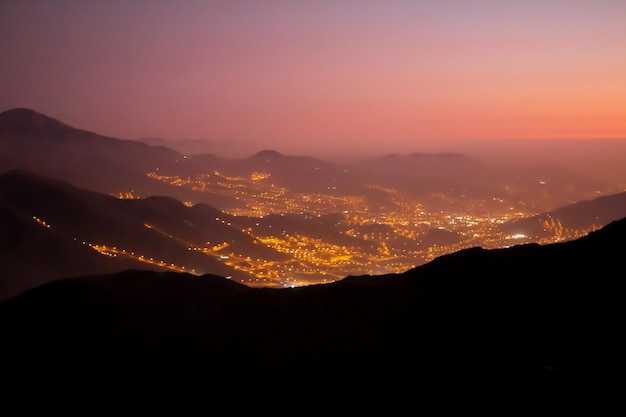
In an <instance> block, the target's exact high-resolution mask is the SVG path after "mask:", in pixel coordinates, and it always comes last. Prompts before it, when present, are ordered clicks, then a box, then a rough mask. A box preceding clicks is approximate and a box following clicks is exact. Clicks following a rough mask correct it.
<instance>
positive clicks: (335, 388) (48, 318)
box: [0, 219, 626, 416]
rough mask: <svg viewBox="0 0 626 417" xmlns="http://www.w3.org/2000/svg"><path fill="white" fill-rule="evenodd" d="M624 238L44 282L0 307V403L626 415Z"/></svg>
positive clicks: (609, 231)
mask: <svg viewBox="0 0 626 417" xmlns="http://www.w3.org/2000/svg"><path fill="white" fill-rule="evenodd" d="M625 236H626V219H624V220H621V221H618V222H613V223H611V224H610V225H608V226H606V227H605V228H603V229H602V230H599V231H597V232H593V233H591V234H590V235H588V236H586V237H584V238H581V239H579V240H576V241H571V242H566V243H560V244H553V245H549V246H539V245H534V244H533V245H524V246H516V247H511V248H508V249H500V250H490V251H487V250H483V249H479V248H475V249H470V250H465V251H462V252H458V253H455V254H452V255H447V256H443V257H441V258H438V259H436V260H434V261H432V262H431V263H429V264H426V265H424V266H421V267H418V268H416V269H414V270H411V271H408V272H406V273H405V274H401V275H388V276H380V277H348V278H346V279H344V280H342V281H339V282H335V283H332V284H325V285H318V286H310V287H303V288H294V289H280V290H276V289H259V288H257V289H254V288H249V287H246V286H243V285H240V284H237V283H235V282H232V281H229V280H227V279H225V278H221V277H217V276H209V275H207V276H203V277H195V276H191V275H182V274H175V273H158V272H148V271H128V272H124V273H119V274H114V275H106V276H95V277H85V278H77V279H68V280H61V281H56V282H53V283H50V284H46V285H44V286H41V287H39V288H36V289H34V290H30V291H27V292H26V293H24V294H22V295H20V296H18V297H15V298H13V299H11V300H9V301H6V302H4V303H3V304H0V326H1V332H2V333H1V334H2V338H1V340H2V343H1V354H2V358H3V363H2V368H3V371H2V378H3V381H4V384H3V385H4V386H6V387H8V388H5V390H4V394H5V396H4V398H5V400H4V401H5V404H8V403H10V402H13V401H15V402H17V403H18V404H19V405H20V406H21V408H22V409H24V408H28V407H29V406H30V405H33V404H35V405H42V404H43V405H45V406H46V407H48V409H52V407H61V409H63V410H67V409H69V408H70V407H71V406H72V405H75V404H77V403H83V402H84V403H86V404H88V405H87V407H88V408H86V409H85V411H89V412H91V411H94V410H96V411H97V410H100V409H103V408H105V407H109V406H113V407H127V406H126V405H122V400H132V403H133V404H134V406H135V407H138V408H134V409H132V410H135V411H136V410H143V411H146V410H153V409H161V407H163V406H164V404H167V405H169V406H173V407H174V408H175V409H176V410H179V411H180V410H183V409H185V408H186V407H193V408H196V407H198V408H197V410H199V412H200V413H201V414H220V415H223V414H226V413H231V412H236V411H238V410H247V411H250V412H255V413H256V412H259V413H261V412H264V413H273V412H288V413H290V414H294V415H303V414H313V411H319V412H323V413H324V414H328V413H334V412H349V413H350V414H355V413H361V412H378V411H380V412H384V413H385V414H386V415H395V414H399V413H400V412H402V414H410V415H461V413H462V415H486V416H508V415H520V416H522V415H524V416H526V415H528V416H536V415H551V416H559V415H572V414H576V415H589V416H602V415H625V413H626V406H625V400H626V398H625V395H624V393H625V392H626V390H625V388H626V383H625V382H626V378H625V376H626V374H625V371H626V361H625V359H624V357H625V356H624V355H625V353H624V352H626V343H625V342H624V341H623V338H622V336H623V332H624V324H625V318H626V303H625V302H624V297H625V295H626V291H625V290H626V282H625V275H624V253H625V249H626V245H625V243H624V242H625V240H624V237H625ZM18 399H19V400H18ZM116 409H117V410H126V411H130V410H131V409H129V408H116Z"/></svg>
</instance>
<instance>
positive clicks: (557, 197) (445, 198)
mask: <svg viewBox="0 0 626 417" xmlns="http://www.w3.org/2000/svg"><path fill="white" fill-rule="evenodd" d="M354 168H355V171H356V172H358V173H361V174H363V175H364V176H365V177H366V178H367V181H368V182H369V183H374V184H376V183H378V184H381V185H384V186H386V187H389V188H394V189H397V190H399V191H400V192H401V194H403V195H405V196H412V197H416V198H419V199H420V201H421V202H423V203H424V204H426V205H427V206H428V207H429V208H431V209H437V208H443V209H449V208H451V207H468V206H471V205H472V203H471V201H472V200H477V199H481V200H501V199H503V200H506V201H508V202H511V203H514V204H515V205H516V206H517V205H522V206H526V207H528V208H529V209H530V210H533V209H534V207H545V206H546V204H547V205H548V206H558V205H562V204H565V203H569V202H572V201H577V200H578V199H580V198H581V196H585V198H586V197H588V196H590V195H593V193H595V192H598V191H599V190H605V189H607V188H606V185H604V184H602V183H601V182H600V181H597V180H595V179H592V178H589V177H586V176H584V175H581V174H580V173H577V172H574V171H571V170H567V169H564V168H559V167H554V166H548V165H546V166H537V165H534V164H532V163H530V162H529V163H528V164H521V163H519V162H518V163H517V164H515V165H513V164H511V165H508V166H501V165H495V164H493V163H490V161H485V160H481V159H477V158H474V157H469V156H467V155H464V154H459V153H432V154H427V153H413V154H409V155H397V154H390V155H386V156H383V157H379V158H374V159H370V160H368V161H365V162H362V163H359V164H357V165H355V166H354Z"/></svg>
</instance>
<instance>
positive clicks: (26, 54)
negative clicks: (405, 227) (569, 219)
mask: <svg viewBox="0 0 626 417" xmlns="http://www.w3.org/2000/svg"><path fill="white" fill-rule="evenodd" d="M625 18H626V3H625V2H622V1H603V2H583V1H558V0H553V1H546V2H523V3H521V2H495V1H486V0H481V1H437V2H426V1H391V2H374V1H315V2H287V1H273V2H252V1H250V2H247V1H243V2H233V1H211V2H183V3H178V2H167V1H149V2H148V1H134V2H121V1H113V2H84V3H83V2H69V1H68V2H40V1H20V2H2V4H0V27H2V28H3V29H2V33H3V36H2V37H1V38H0V53H1V54H2V56H3V65H2V66H1V68H0V85H2V86H3V88H2V90H3V93H2V95H1V97H0V110H6V109H9V108H13V107H28V108H35V109H37V110H39V111H42V112H44V113H46V114H49V115H51V116H52V117H56V118H59V119H61V120H65V121H67V122H68V123H70V124H72V125H73V126H76V127H82V128H86V129H89V130H94V131H97V132H99V133H102V134H106V135H110V136H113V137H121V138H128V139H138V138H142V137H164V138H169V139H209V140H214V141H225V142H228V143H229V144H231V145H236V146H235V147H234V148H237V146H238V147H239V148H240V149H241V148H245V152H244V151H243V150H240V151H239V153H240V154H243V153H247V154H251V153H252V152H254V151H256V150H258V149H261V148H272V149H277V150H280V151H283V152H287V153H291V154H294V153H297V154H302V153H309V154H316V155H327V154H329V153H331V152H336V151H341V152H347V151H349V150H352V151H355V148H357V147H358V148H359V150H360V151H361V152H364V151H366V150H371V151H372V152H383V151H386V152H412V151H419V150H422V149H434V150H446V147H447V146H448V145H447V144H448V143H449V142H452V141H454V142H459V141H462V142H463V141H465V142H467V141H472V140H477V139H481V140H484V139H546V138H553V139H560V138H590V139H595V138H626V113H625V110H624V109H625V108H626V25H624V21H625ZM365 143H367V145H365ZM331 149H332V151H331ZM232 152H235V151H234V150H232Z"/></svg>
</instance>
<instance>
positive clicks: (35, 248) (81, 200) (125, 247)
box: [0, 170, 285, 300]
mask: <svg viewBox="0 0 626 417" xmlns="http://www.w3.org/2000/svg"><path fill="white" fill-rule="evenodd" d="M0 216H1V219H2V223H1V225H2V226H0V239H1V240H0V276H1V277H2V279H1V280H0V300H4V299H7V298H9V297H11V296H14V295H16V294H18V293H19V292H22V291H24V290H26V289H29V288H32V287H34V286H36V285H39V284H42V283H44V282H47V281H50V280H54V279H59V278H67V277H70V276H79V275H93V274H101V273H105V272H114V271H121V270H124V269H129V268H142V269H144V268H147V269H158V270H163V269H167V268H170V269H176V270H180V269H181V268H183V267H184V268H186V269H187V270H188V271H191V270H194V271H196V273H198V274H201V273H205V272H212V273H215V274H220V275H223V276H230V277H232V278H233V279H235V280H239V281H244V280H250V279H252V276H250V275H249V274H247V273H244V272H242V271H239V270H235V269H233V268H231V267H229V266H227V265H225V264H224V263H223V262H221V261H219V260H218V258H219V256H220V254H219V253H218V251H216V250H212V249H211V248H212V247H214V246H220V245H221V246H228V247H229V250H233V251H236V252H240V253H254V254H257V255H258V256H263V257H266V258H267V259H283V258H284V256H285V255H283V254H280V253H277V252H275V251H272V250H271V249H269V248H267V247H265V246H263V245H258V244H256V242H255V241H254V239H253V238H251V237H250V236H249V235H248V234H246V233H244V232H242V231H241V230H239V229H236V228H234V227H232V226H230V225H229V224H228V223H229V222H228V220H230V217H229V216H227V215H224V214H223V213H222V212H221V211H219V210H217V209H215V208H213V207H210V206H208V205H205V204H198V205H195V206H192V207H187V206H185V205H184V204H183V203H181V202H180V201H177V200H174V199H172V198H169V197H150V198H146V199H129V200H120V199H117V198H115V197H112V196H109V195H105V194H100V193H96V192H93V191H88V190H84V189H81V188H77V187H74V186H72V185H70V184H68V183H65V182H62V181H59V180H55V179H51V178H47V177H42V176H40V175H37V174H33V173H31V172H28V171H22V170H14V171H9V172H7V173H5V174H3V175H0ZM218 219H219V220H218ZM222 220H226V221H227V222H225V223H222ZM200 249H202V250H200Z"/></svg>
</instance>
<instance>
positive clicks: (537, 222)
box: [502, 192, 626, 241]
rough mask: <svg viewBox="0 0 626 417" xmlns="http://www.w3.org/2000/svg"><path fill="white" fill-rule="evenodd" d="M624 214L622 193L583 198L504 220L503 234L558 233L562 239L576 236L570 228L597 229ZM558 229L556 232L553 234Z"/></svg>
mask: <svg viewBox="0 0 626 417" xmlns="http://www.w3.org/2000/svg"><path fill="white" fill-rule="evenodd" d="M624 217H626V192H624V193H618V194H611V195H605V196H601V197H597V198H594V199H591V200H583V201H579V202H576V203H573V204H569V205H567V206H563V207H560V208H558V209H556V210H552V211H548V212H545V213H541V214H538V215H536V216H531V217H527V218H524V219H520V220H515V221H511V222H507V223H505V224H503V225H502V230H503V231H504V233H507V234H509V235H524V236H527V237H528V238H530V239H533V240H535V241H536V240H539V239H542V238H545V237H551V236H555V235H561V236H562V238H563V239H567V238H572V237H577V236H576V235H572V233H573V232H574V231H580V230H583V231H588V230H594V229H598V228H600V227H602V226H605V225H607V224H609V223H610V222H612V221H615V220H619V219H621V218H624ZM555 232H558V233H555Z"/></svg>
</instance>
